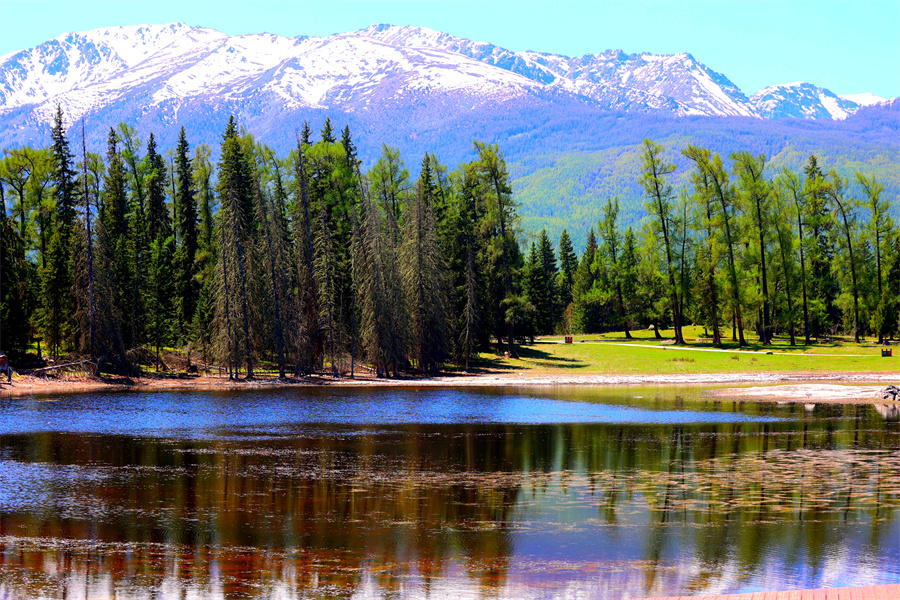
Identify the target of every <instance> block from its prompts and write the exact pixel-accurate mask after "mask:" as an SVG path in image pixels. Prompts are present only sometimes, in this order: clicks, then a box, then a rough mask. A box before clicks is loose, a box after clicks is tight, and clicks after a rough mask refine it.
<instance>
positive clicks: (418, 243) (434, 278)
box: [400, 157, 447, 373]
mask: <svg viewBox="0 0 900 600" xmlns="http://www.w3.org/2000/svg"><path fill="white" fill-rule="evenodd" d="M432 174H433V173H432V171H431V170H430V161H429V160H428V158H427V157H426V158H425V159H424V160H423V162H422V172H421V175H420V177H419V182H418V185H417V189H416V194H415V196H413V199H412V203H411V206H410V207H409V215H408V218H407V219H406V221H405V222H404V226H403V241H402V243H401V246H400V264H401V275H402V278H403V287H404V291H405V295H406V300H407V307H408V310H409V315H410V342H411V348H410V350H411V351H410V354H411V356H413V357H414V358H415V360H416V362H417V363H418V369H419V371H421V372H423V373H428V372H434V371H436V370H437V368H438V365H439V364H440V363H441V362H443V361H444V359H445V358H446V348H447V345H446V328H445V324H446V304H447V301H446V296H445V290H444V281H445V280H446V279H445V274H444V268H445V267H444V261H443V257H442V256H441V253H440V247H439V243H438V236H437V227H436V224H435V220H434V191H435V190H434V187H433V180H432V179H431V177H432Z"/></svg>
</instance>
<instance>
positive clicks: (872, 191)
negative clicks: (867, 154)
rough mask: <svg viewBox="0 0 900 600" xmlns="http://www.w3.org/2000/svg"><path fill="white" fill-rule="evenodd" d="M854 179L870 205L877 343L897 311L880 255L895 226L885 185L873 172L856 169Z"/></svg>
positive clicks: (881, 338)
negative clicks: (886, 286) (884, 198)
mask: <svg viewBox="0 0 900 600" xmlns="http://www.w3.org/2000/svg"><path fill="white" fill-rule="evenodd" d="M856 180H857V181H858V182H859V184H860V185H861V186H862V188H863V191H864V192H865V194H866V208H868V209H869V212H870V214H871V217H870V218H869V226H868V228H867V229H868V233H869V239H870V241H871V245H872V249H873V250H874V253H875V286H874V296H875V301H874V302H873V304H874V305H875V309H874V311H873V320H874V326H875V331H876V332H877V334H878V343H879V344H880V343H883V342H884V339H885V335H887V334H888V333H889V332H888V329H887V327H886V326H887V325H888V324H890V323H893V322H895V321H896V317H895V316H893V315H892V314H889V313H892V312H895V311H896V305H897V303H896V295H894V294H892V293H890V292H887V293H886V292H885V286H884V285H883V281H884V277H883V268H882V262H883V260H882V259H883V258H884V254H885V252H884V250H885V248H884V245H885V242H886V241H888V236H889V235H890V232H891V231H893V229H894V223H893V221H892V220H891V217H890V216H889V215H888V202H886V201H884V200H883V199H882V197H881V194H882V193H883V192H884V186H883V185H882V184H880V183H879V182H877V181H876V180H875V176H874V175H872V176H871V177H866V176H865V175H863V174H862V173H860V172H857V173H856Z"/></svg>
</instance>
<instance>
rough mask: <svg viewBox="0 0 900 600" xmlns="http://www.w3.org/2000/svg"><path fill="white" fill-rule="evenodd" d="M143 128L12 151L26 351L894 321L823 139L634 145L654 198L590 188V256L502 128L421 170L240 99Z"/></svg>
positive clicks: (868, 328)
mask: <svg viewBox="0 0 900 600" xmlns="http://www.w3.org/2000/svg"><path fill="white" fill-rule="evenodd" d="M82 127H83V126H82ZM141 135H143V132H138V131H136V130H135V129H134V128H132V127H129V126H128V125H126V124H119V125H118V126H116V127H113V128H110V129H109V131H108V134H107V147H106V151H105V153H103V154H100V153H96V152H89V151H88V148H86V146H85V144H84V141H83V140H84V131H83V130H81V131H79V128H78V127H73V128H70V129H68V130H67V128H66V123H65V117H64V115H63V113H62V110H61V109H60V110H58V111H57V115H56V119H55V122H54V127H53V130H52V134H51V139H50V144H49V145H48V146H47V147H44V148H32V147H21V148H12V149H7V150H5V151H4V153H3V157H2V162H0V208H2V214H0V277H2V279H0V336H2V337H0V347H2V348H3V349H4V350H6V351H7V352H10V353H12V354H13V356H14V357H16V358H17V360H26V355H28V354H29V353H30V354H32V355H33V354H35V353H37V352H38V348H39V347H40V348H42V349H43V351H44V352H46V353H48V354H49V355H50V356H51V357H54V358H56V357H60V356H64V355H68V354H79V355H82V356H86V357H89V358H90V359H91V360H92V362H93V364H94V365H95V369H96V370H97V371H98V372H99V371H101V370H112V371H116V372H133V371H134V370H136V369H139V368H140V366H141V365H142V364H143V365H144V366H145V367H146V366H149V365H152V366H154V367H155V368H160V354H161V352H162V351H163V350H164V349H166V348H173V347H176V348H182V349H186V350H187V351H188V352H189V353H191V352H192V353H193V354H192V356H193V357H194V360H195V362H197V363H199V364H201V365H216V366H221V367H222V368H225V369H227V371H228V373H229V375H231V376H237V375H238V374H239V373H240V374H242V375H243V376H245V377H248V378H252V377H253V376H254V373H255V372H256V371H257V370H258V369H259V368H260V366H264V367H265V368H271V369H275V370H277V371H278V372H279V374H280V375H281V376H282V377H284V376H287V375H288V374H293V375H304V374H309V373H316V372H329V373H331V374H333V375H337V376H340V375H343V374H347V373H349V374H353V373H355V372H356V371H357V370H360V369H362V370H366V371H371V372H373V373H375V374H376V375H378V376H391V375H398V374H400V373H401V372H434V371H437V370H439V369H441V368H444V367H445V366H447V365H455V366H458V367H461V368H468V364H469V361H470V359H472V358H473V357H474V356H475V355H476V354H477V353H478V352H479V351H480V350H485V349H488V348H489V347H491V346H492V342H493V343H494V344H495V346H496V349H497V350H498V351H500V352H504V351H505V352H509V353H510V355H511V356H515V355H516V346H517V344H519V343H521V342H522V341H524V340H527V339H529V338H534V336H537V335H544V334H550V333H572V332H584V333H588V332H602V331H613V330H614V331H624V335H625V336H626V337H630V332H631V331H633V330H635V329H637V328H642V329H646V328H648V327H650V326H653V328H654V330H655V331H656V332H657V335H661V333H660V330H661V329H667V328H672V329H673V331H674V341H675V342H676V343H683V342H684V341H685V340H684V338H683V335H682V329H683V327H684V326H685V325H687V324H697V325H702V326H704V327H705V328H706V329H707V331H708V336H709V338H710V343H712V344H721V343H722V340H723V339H725V338H727V337H729V335H730V337H731V338H732V339H734V340H736V341H739V342H740V343H744V341H745V340H746V337H748V336H749V335H751V334H752V335H753V336H757V337H758V338H759V340H760V342H762V343H764V344H767V343H771V342H772V340H773V338H774V337H775V336H783V337H785V338H788V339H789V340H790V343H791V344H794V343H806V344H809V343H811V341H812V339H813V338H820V337H823V336H828V335H833V334H837V333H844V334H848V335H853V336H854V337H855V338H856V339H857V340H859V339H861V338H862V337H863V336H869V335H870V336H874V337H877V338H878V340H879V341H883V340H886V339H893V338H896V337H897V334H898V318H897V312H898V306H897V299H898V293H900V239H898V235H897V230H896V228H895V227H894V224H893V222H892V220H891V217H890V212H891V210H890V208H891V205H890V199H889V198H888V197H886V195H885V193H884V187H883V186H882V185H881V184H880V183H879V182H878V181H877V180H876V178H875V177H874V176H873V175H871V174H869V173H862V172H860V173H857V174H856V175H855V177H854V178H853V179H852V180H847V179H844V178H842V177H840V176H839V175H838V173H837V172H835V171H833V170H831V169H829V168H828V167H827V165H824V164H820V161H819V158H817V157H816V156H809V157H808V158H807V159H806V162H805V163H804V166H803V167H802V169H798V170H791V169H788V168H784V167H783V168H780V169H775V168H773V167H772V166H771V164H770V160H769V159H768V158H767V157H766V156H765V155H764V154H751V153H748V152H742V151H734V152H731V153H729V154H728V156H722V155H720V154H719V153H718V152H716V151H715V149H708V148H704V147H700V146H693V145H688V146H687V147H686V148H685V149H684V150H682V151H681V152H680V153H678V154H677V155H675V153H672V152H669V151H667V149H666V148H665V147H663V146H661V145H658V144H655V143H654V142H651V141H650V140H645V141H644V143H643V144H642V146H641V152H640V157H639V160H638V163H639V164H637V165H636V167H635V169H634V170H635V172H634V173H633V181H632V183H631V184H630V185H632V186H638V187H639V188H640V189H641V190H643V194H644V199H645V202H644V207H643V212H642V213H641V214H640V215H638V216H639V218H638V219H635V218H633V216H632V218H628V219H627V222H628V223H629V224H630V225H629V226H627V227H625V226H623V222H622V221H623V219H622V215H621V206H620V202H619V199H618V198H616V197H612V198H596V199H595V202H594V205H595V208H594V210H595V211H596V212H599V214H600V215H601V217H600V219H599V220H597V222H596V223H595V224H594V226H593V227H592V228H591V229H590V231H589V233H588V235H587V238H586V243H585V245H584V251H583V252H582V253H581V256H578V255H577V254H576V252H575V246H574V244H573V236H572V235H570V232H569V231H567V230H566V229H563V230H562V233H561V235H560V237H559V238H558V239H557V240H555V242H554V240H552V239H551V238H550V236H549V235H548V234H547V232H546V230H543V231H541V232H540V233H531V234H529V233H528V232H526V231H525V230H524V229H523V227H522V222H521V219H520V218H519V213H518V204H517V200H516V198H515V196H514V194H513V191H512V187H511V185H510V181H509V172H508V169H507V164H506V161H505V160H504V156H503V153H502V151H501V149H500V147H498V146H497V145H495V144H485V143H481V142H478V141H476V142H474V143H473V147H472V150H473V153H474V159H472V160H470V161H468V162H462V163H460V164H459V165H457V166H456V167H455V168H454V169H452V170H451V168H450V167H448V166H446V165H444V164H442V163H441V162H440V160H439V158H438V157H437V155H436V154H434V153H432V152H426V153H425V154H424V155H423V156H421V157H415V164H414V166H413V169H412V170H411V169H410V166H407V163H406V162H405V159H404V157H402V156H401V154H400V151H399V150H398V149H396V148H392V147H390V146H388V145H387V144H382V146H381V153H380V156H379V158H378V159H377V161H376V162H375V163H374V165H373V166H372V167H371V168H370V169H369V170H368V171H367V172H364V171H363V169H362V163H361V161H360V160H359V158H358V156H357V147H356V142H355V140H354V139H353V137H352V133H351V131H350V128H349V126H348V127H344V129H343V130H341V131H338V130H337V129H335V128H334V126H333V124H332V123H331V121H330V120H329V119H325V121H324V123H323V124H322V127H321V129H320V130H319V131H317V132H313V131H312V129H311V128H310V126H309V125H308V124H307V123H304V124H303V126H302V128H301V130H300V131H299V132H298V135H297V141H296V146H295V147H294V148H293V149H292V150H291V151H290V152H289V153H286V154H284V155H281V156H279V155H278V154H277V153H276V152H275V151H273V150H272V149H271V148H270V147H268V146H267V145H266V144H265V143H264V142H262V141H260V140H257V139H256V138H255V137H254V136H253V135H252V133H250V132H247V131H244V130H242V129H241V128H240V127H239V125H238V123H236V122H235V120H234V119H233V118H232V119H230V120H229V122H228V124H227V126H226V127H225V130H224V132H223V134H222V136H221V142H220V144H219V146H218V148H215V149H214V148H211V147H210V146H208V145H206V144H200V145H197V146H196V147H193V148H192V147H191V144H190V142H189V135H188V132H187V131H185V129H184V128H181V130H180V132H179V136H178V142H177V145H176V146H175V147H174V148H169V149H165V150H163V149H160V148H159V147H158V146H157V141H156V140H157V138H156V136H155V135H154V133H152V132H151V133H148V134H147V138H146V140H144V139H142V137H141ZM73 139H74V140H76V141H77V142H80V143H79V144H78V146H80V148H76V149H75V150H73V148H72V141H73ZM368 143H369V144H370V145H371V140H369V141H368ZM213 156H217V159H216V160H215V163H213ZM407 158H409V157H407ZM676 162H677V163H678V164H681V165H687V166H688V168H689V175H688V176H687V177H681V178H680V179H678V180H676V179H675V178H674V177H673V172H674V170H675V164H676ZM685 180H687V183H684V181H685ZM632 210H633V209H632ZM562 216H563V218H565V215H562ZM729 329H730V330H731V331H730V332H729V331H728V330H729ZM34 358H35V357H32V359H28V360H33V359H34ZM162 367H163V368H164V367H165V365H162Z"/></svg>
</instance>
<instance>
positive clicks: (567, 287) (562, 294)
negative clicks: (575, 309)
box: [557, 229, 578, 310]
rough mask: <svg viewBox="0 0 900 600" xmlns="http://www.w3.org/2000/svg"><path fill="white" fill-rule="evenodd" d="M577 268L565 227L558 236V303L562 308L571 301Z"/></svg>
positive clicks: (576, 259)
mask: <svg viewBox="0 0 900 600" xmlns="http://www.w3.org/2000/svg"><path fill="white" fill-rule="evenodd" d="M577 270H578V257H577V256H576V255H575V249H574V248H573V247H572V238H570V237H569V232H568V231H566V230H565V229H563V230H562V233H561V234H560V236H559V283H558V285H557V287H558V288H559V303H560V305H561V306H562V308H563V310H565V309H566V307H567V306H569V304H571V303H572V292H573V288H574V286H575V272H576V271H577Z"/></svg>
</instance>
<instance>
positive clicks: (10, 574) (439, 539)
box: [0, 389, 900, 599]
mask: <svg viewBox="0 0 900 600" xmlns="http://www.w3.org/2000/svg"><path fill="white" fill-rule="evenodd" d="M678 394H680V395H676V392H673V391H656V390H654V391H652V392H647V391H646V390H644V391H642V392H641V395H644V396H646V397H645V398H643V399H635V398H633V395H637V394H632V393H628V392H616V391H610V390H600V391H598V390H588V389H555V390H538V391H531V392H529V391H522V390H479V391H473V390H432V389H429V390H421V389H419V390H371V389H368V390H367V389H359V390H308V389H304V390H297V389H291V390H283V391H276V392H247V393H237V394H235V393H231V394H213V393H169V394H143V395H139V394H96V395H86V396H75V397H70V398H62V399H58V400H55V401H49V402H48V401H39V400H34V399H18V400H3V401H0V598H6V597H10V598H19V597H24V598H36V597H51V598H56V597H58V598H62V597H66V598H69V597H89V598H91V597H112V596H115V597H117V598H144V597H154V598H170V597H171V598H182V597H193V596H196V597H201V598H270V597H289V598H290V597H316V598H322V597H338V598H342V597H347V598H349V597H356V596H362V597H401V598H418V597H434V598H438V597H444V596H453V597H484V596H489V597H502V598H507V597H515V598H517V599H525V598H546V597H571V596H573V595H579V594H580V593H585V594H590V595H597V596H602V597H609V598H625V597H639V596H646V595H656V594H664V593H665V594H689V593H690V594H694V593H716V592H725V591H753V590H758V589H790V588H805V587H819V586H829V585H864V584H875V583H897V582H900V566H898V565H897V561H896V557H897V556H898V554H900V522H898V521H900V520H898V515H900V425H898V422H897V421H896V420H895V418H892V415H891V414H890V413H888V414H885V413H884V412H882V411H881V410H879V409H878V407H876V406H871V405H818V406H816V407H815V408H814V409H813V410H811V411H807V410H805V409H804V407H803V406H798V405H789V406H777V405H774V404H757V403H732V402H730V401H726V402H713V401H711V400H706V399H704V398H703V397H702V396H700V395H699V394H698V393H697V392H691V393H681V392H678ZM542 415H548V416H549V417H548V421H549V422H546V423H545V422H541V418H542ZM654 416H656V417H657V418H654Z"/></svg>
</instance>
